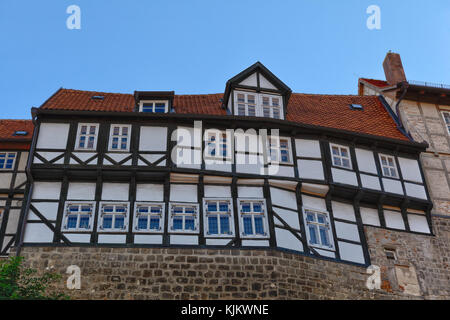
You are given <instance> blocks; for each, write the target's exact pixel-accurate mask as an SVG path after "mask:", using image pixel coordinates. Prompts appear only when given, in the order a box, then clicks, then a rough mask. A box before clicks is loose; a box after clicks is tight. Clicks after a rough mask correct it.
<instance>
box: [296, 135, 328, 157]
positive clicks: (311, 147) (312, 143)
mask: <svg viewBox="0 0 450 320" xmlns="http://www.w3.org/2000/svg"><path fill="white" fill-rule="evenodd" d="M295 149H296V152H297V157H305V158H322V153H321V152H320V144H319V141H316V140H304V139H295Z"/></svg>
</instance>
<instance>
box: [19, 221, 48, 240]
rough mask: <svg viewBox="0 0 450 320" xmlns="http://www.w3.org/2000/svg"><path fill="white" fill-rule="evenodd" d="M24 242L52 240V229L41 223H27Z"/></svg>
mask: <svg viewBox="0 0 450 320" xmlns="http://www.w3.org/2000/svg"><path fill="white" fill-rule="evenodd" d="M23 241H24V243H29V242H37V243H50V242H53V231H52V230H50V229H49V228H48V227H47V226H46V225H45V224H43V223H27V225H26V228H25V235H24V240H23Z"/></svg>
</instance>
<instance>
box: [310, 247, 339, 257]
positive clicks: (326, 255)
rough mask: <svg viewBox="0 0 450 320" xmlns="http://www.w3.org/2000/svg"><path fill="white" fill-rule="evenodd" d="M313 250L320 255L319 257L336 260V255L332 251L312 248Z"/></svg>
mask: <svg viewBox="0 0 450 320" xmlns="http://www.w3.org/2000/svg"><path fill="white" fill-rule="evenodd" d="M314 250H316V251H317V253H318V254H320V255H321V256H324V257H329V258H334V259H336V254H335V253H334V252H332V251H327V250H321V249H317V248H314Z"/></svg>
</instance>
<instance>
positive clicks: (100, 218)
mask: <svg viewBox="0 0 450 320" xmlns="http://www.w3.org/2000/svg"><path fill="white" fill-rule="evenodd" d="M99 206H100V207H99V211H98V224H97V231H98V232H105V233H110V232H115V233H126V232H128V220H129V216H130V215H129V214H130V203H129V202H121V201H117V202H114V201H102V202H100V204H99ZM106 206H114V211H113V212H104V211H103V210H104V207H106ZM116 206H123V207H125V208H126V212H125V213H120V212H116ZM109 215H111V216H113V219H112V222H111V229H104V228H103V218H104V216H109ZM120 215H123V216H124V222H123V228H120V229H117V228H114V224H115V222H116V216H120Z"/></svg>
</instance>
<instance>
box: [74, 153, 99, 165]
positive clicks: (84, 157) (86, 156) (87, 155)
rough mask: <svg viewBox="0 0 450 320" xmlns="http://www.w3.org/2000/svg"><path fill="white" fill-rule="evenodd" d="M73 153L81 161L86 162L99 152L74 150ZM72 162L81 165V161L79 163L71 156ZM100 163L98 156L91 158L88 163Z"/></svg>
mask: <svg viewBox="0 0 450 320" xmlns="http://www.w3.org/2000/svg"><path fill="white" fill-rule="evenodd" d="M73 155H74V156H75V157H77V158H78V159H80V160H81V161H84V162H86V161H87V160H88V159H91V158H92V157H94V156H95V155H97V153H94V152H74V153H73ZM69 163H70V164H77V165H79V164H80V163H78V162H77V161H76V160H75V159H73V158H70V161H69ZM97 163H98V158H94V159H93V160H91V161H90V162H89V163H88V164H89V165H96V164H97Z"/></svg>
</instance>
